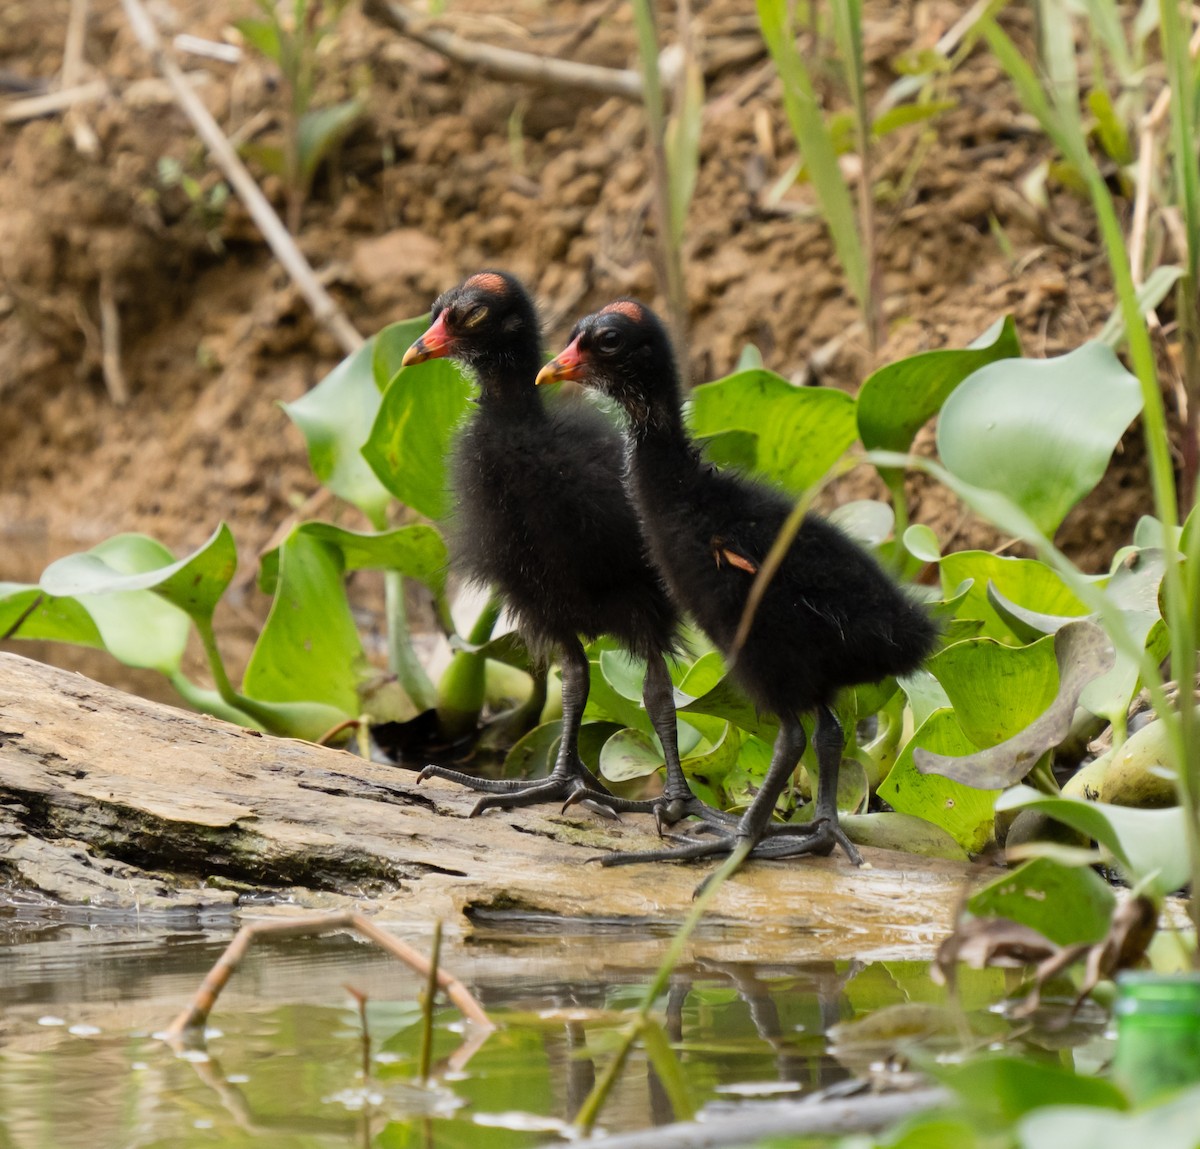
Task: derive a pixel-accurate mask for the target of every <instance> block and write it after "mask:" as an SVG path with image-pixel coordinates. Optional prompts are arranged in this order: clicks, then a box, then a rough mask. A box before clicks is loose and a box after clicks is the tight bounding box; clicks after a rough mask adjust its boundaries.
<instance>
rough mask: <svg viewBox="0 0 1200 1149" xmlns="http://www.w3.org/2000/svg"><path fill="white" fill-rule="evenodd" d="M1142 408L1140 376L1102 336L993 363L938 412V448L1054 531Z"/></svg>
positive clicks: (959, 469) (952, 466)
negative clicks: (1058, 352) (1050, 353)
mask: <svg viewBox="0 0 1200 1149" xmlns="http://www.w3.org/2000/svg"><path fill="white" fill-rule="evenodd" d="M1141 409H1142V396H1141V389H1140V386H1139V384H1138V381H1137V379H1136V378H1135V377H1134V376H1133V375H1131V374H1130V373H1129V372H1128V371H1126V370H1125V368H1124V367H1123V366H1122V365H1121V362H1120V360H1118V359H1117V357H1116V356H1115V355H1114V354H1113V353H1112V351H1111V350H1110V349H1109V348H1107V347H1105V346H1104V345H1103V344H1100V343H1095V342H1091V343H1085V344H1084V345H1083V346H1082V347H1080V348H1078V349H1077V350H1075V351H1072V352H1071V353H1070V354H1068V355H1062V356H1060V357H1058V358H1057V359H1048V360H1030V359H1010V360H1001V361H1000V362H997V363H991V364H989V365H987V366H986V367H983V368H981V369H980V370H978V371H976V372H975V373H974V374H973V375H972V376H971V377H970V378H969V379H966V380H964V381H963V382H962V383H961V384H960V385H959V387H958V388H957V389H956V390H955V391H954V393H953V394H952V395H951V396H950V397H949V398H948V399H947V400H946V402H945V404H944V405H943V407H942V411H941V415H940V417H939V418H938V430H937V443H938V453H939V454H940V455H941V458H942V462H943V463H944V464H945V466H946V467H947V469H948V470H949V471H951V472H952V473H953V474H955V475H957V476H958V477H959V478H960V479H962V480H963V481H965V482H967V483H971V484H973V485H975V486H979V487H982V488H984V489H986V490H991V491H997V492H1001V493H1003V494H1004V495H1006V496H1007V497H1008V498H1009V499H1011V500H1012V501H1013V502H1014V503H1015V504H1016V505H1017V506H1018V507H1020V508H1021V509H1022V510H1024V511H1025V513H1026V514H1028V515H1029V517H1030V518H1031V519H1032V520H1033V521H1034V523H1035V524H1036V525H1037V526H1038V528H1039V529H1040V530H1041V531H1042V532H1043V533H1045V534H1047V535H1052V534H1053V533H1054V531H1055V530H1057V529H1058V525H1059V523H1061V522H1062V520H1063V518H1064V517H1065V516H1066V514H1067V512H1068V511H1069V510H1071V508H1072V507H1074V506H1075V505H1076V503H1078V502H1079V501H1080V500H1081V499H1082V498H1083V497H1084V495H1086V494H1087V493H1088V492H1089V491H1091V490H1092V488H1093V487H1095V485H1096V484H1097V483H1098V482H1099V481H1100V478H1101V476H1103V474H1104V471H1105V469H1106V468H1107V467H1108V462H1109V459H1110V458H1111V457H1112V453H1113V450H1114V449H1115V447H1116V445H1117V443H1118V442H1119V441H1120V439H1121V436H1122V435H1123V434H1124V433H1125V430H1126V428H1127V427H1128V426H1129V424H1130V423H1131V422H1132V421H1133V419H1134V418H1135V417H1136V416H1137V414H1138V413H1139V412H1140V411H1141Z"/></svg>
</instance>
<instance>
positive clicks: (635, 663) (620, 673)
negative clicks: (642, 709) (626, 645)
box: [600, 650, 646, 702]
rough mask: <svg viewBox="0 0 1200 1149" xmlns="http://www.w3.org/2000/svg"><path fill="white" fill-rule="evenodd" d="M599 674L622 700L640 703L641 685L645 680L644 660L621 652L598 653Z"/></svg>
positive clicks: (603, 651) (606, 651)
mask: <svg viewBox="0 0 1200 1149" xmlns="http://www.w3.org/2000/svg"><path fill="white" fill-rule="evenodd" d="M600 673H601V674H603V675H604V679H605V681H606V682H607V683H608V684H609V686H611V687H612V688H613V689H614V690H615V691H616V692H617V693H618V694H619V695H621V697H622V698H627V699H629V701H630V702H641V700H642V684H643V683H644V682H645V679H646V660H645V659H644V658H635V657H634V656H633V655H631V654H628V653H626V652H625V651H623V650H602V651H601V652H600Z"/></svg>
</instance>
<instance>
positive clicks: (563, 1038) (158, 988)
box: [0, 909, 1106, 1149]
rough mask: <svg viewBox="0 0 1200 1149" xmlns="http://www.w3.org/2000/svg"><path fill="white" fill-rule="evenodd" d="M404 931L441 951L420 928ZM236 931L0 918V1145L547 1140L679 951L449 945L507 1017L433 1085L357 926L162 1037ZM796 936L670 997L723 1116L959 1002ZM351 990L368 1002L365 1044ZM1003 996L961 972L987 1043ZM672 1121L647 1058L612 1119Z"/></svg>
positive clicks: (698, 1095)
mask: <svg viewBox="0 0 1200 1149" xmlns="http://www.w3.org/2000/svg"><path fill="white" fill-rule="evenodd" d="M395 932H397V933H400V934H401V936H404V937H405V938H406V940H408V941H410V942H412V943H414V944H416V945H418V946H421V947H422V948H425V947H427V944H428V939H427V937H425V936H424V931H418V930H414V931H411V932H409V933H407V934H405V933H404V931H402V930H396V931H395ZM231 936H232V929H231V928H217V927H214V928H200V927H199V926H196V927H194V928H189V927H187V926H184V927H182V928H180V927H176V928H166V927H164V926H162V925H161V924H150V923H146V922H143V923H141V924H140V925H139V924H137V923H132V924H131V923H129V922H122V923H113V922H107V923H91V924H79V923H72V922H66V921H47V920H45V919H44V917H43V918H41V919H40V920H39V918H38V917H37V916H36V915H30V914H29V913H28V911H23V912H22V913H21V914H18V913H16V912H14V911H8V912H7V913H6V911H4V910H3V909H0V1001H2V1003H3V1012H2V1014H0V1149H9V1147H14V1149H15V1147H20V1149H118V1147H119V1149H131V1147H139V1149H140V1147H155V1146H162V1147H168V1146H169V1147H172V1149H191V1147H193V1146H212V1145H220V1146H230V1147H235V1149H236V1147H239V1146H253V1147H255V1149H266V1147H270V1149H310V1147H311V1149H318V1147H320V1149H333V1147H342V1146H346V1147H357V1146H363V1147H365V1146H376V1147H380V1149H401V1147H407V1146H414V1147H415V1146H421V1147H429V1149H453V1147H458V1146H462V1147H468V1146H469V1147H478V1149H510V1147H520V1146H527V1145H529V1146H532V1145H541V1144H546V1143H551V1142H555V1141H557V1140H559V1137H560V1136H561V1135H562V1134H563V1133H564V1132H565V1131H566V1128H567V1126H568V1125H569V1123H570V1121H571V1119H572V1117H573V1116H574V1114H575V1112H576V1110H577V1108H578V1106H579V1104H580V1102H581V1101H582V1099H583V1098H584V1096H586V1094H587V1092H588V1090H589V1089H590V1088H591V1087H592V1085H593V1083H594V1081H595V1079H596V1075H597V1073H598V1072H599V1071H600V1070H602V1068H603V1067H604V1066H605V1065H606V1064H607V1062H608V1060H609V1051H610V1050H611V1049H612V1047H613V1043H614V1041H615V1037H616V1031H617V1030H618V1028H619V1027H620V1026H621V1024H622V1022H623V1021H624V1019H625V1018H624V1015H623V1011H626V1010H628V1009H631V1008H633V1007H634V1006H635V1005H636V1004H637V1003H638V1001H639V999H640V997H641V994H642V992H643V987H644V986H645V985H646V983H647V981H648V979H649V975H650V973H651V971H652V969H653V967H654V965H655V964H656V962H657V960H658V958H659V957H660V956H661V954H662V951H663V949H664V948H665V945H666V940H665V939H663V938H648V937H645V936H641V937H631V936H630V935H629V934H628V933H627V932H616V933H604V932H596V933H591V934H584V935H564V934H556V933H553V932H538V933H534V934H530V933H524V934H520V935H518V934H514V933H513V932H511V931H506V932H503V933H502V932H501V931H499V930H497V931H494V932H491V933H489V934H485V935H484V936H483V937H482V938H480V937H479V936H478V935H476V937H475V938H474V939H473V940H471V941H469V942H463V941H451V940H448V941H447V942H446V943H445V945H444V947H443V963H444V965H445V967H446V968H447V969H449V970H451V971H452V972H454V973H455V974H456V975H457V976H458V977H459V978H460V979H461V980H462V981H464V982H465V983H466V984H467V985H468V986H469V987H470V989H471V990H472V991H473V992H474V993H475V994H476V995H477V996H478V997H479V999H480V1000H481V1001H482V1002H483V1004H484V1006H485V1008H487V1010H488V1011H489V1013H491V1014H492V1016H493V1017H494V1019H495V1020H496V1021H497V1022H498V1023H499V1025H500V1028H499V1030H498V1031H496V1032H495V1033H493V1034H491V1035H490V1036H488V1037H487V1039H486V1040H484V1041H482V1042H481V1043H472V1041H471V1037H472V1035H471V1034H470V1033H469V1032H468V1030H467V1029H466V1027H464V1025H463V1024H462V1022H461V1019H460V1017H459V1015H458V1013H457V1012H456V1011H455V1010H454V1009H452V1008H450V1007H448V1006H447V1007H445V1008H439V1009H438V1010H437V1012H436V1014H435V1026H436V1029H435V1046H434V1053H435V1058H436V1066H435V1074H434V1078H433V1080H432V1081H431V1083H430V1084H428V1085H422V1084H420V1083H419V1082H417V1081H416V1079H415V1074H416V1065H417V1061H416V1058H417V1052H418V1049H419V1045H420V1030H421V1025H420V1007H419V1004H418V998H419V995H420V993H421V989H422V985H421V979H420V978H419V977H418V976H417V975H415V974H414V973H412V972H411V971H409V970H407V969H406V968H404V967H403V966H401V965H400V964H399V963H397V962H396V961H394V960H393V959H391V958H389V957H387V956H386V955H383V954H382V953H380V952H379V951H378V950H376V949H375V948H373V947H372V946H370V945H368V944H366V943H364V942H362V941H360V940H357V939H355V938H353V937H350V936H347V935H335V936H330V937H325V938H321V939H290V940H286V941H284V940H274V941H270V940H268V941H262V942H257V943H256V944H255V946H254V947H252V949H251V951H250V954H249V956H248V958H247V959H246V961H245V962H244V963H243V965H242V967H241V968H240V969H239V970H238V971H237V973H236V974H235V975H234V977H233V979H232V981H231V982H230V984H229V986H228V988H227V989H226V990H225V992H224V994H223V995H222V996H221V999H220V1001H219V1002H218V1004H217V1007H216V1009H215V1011H214V1012H213V1015H212V1018H211V1030H210V1033H209V1037H208V1042H207V1048H206V1052H205V1053H191V1054H184V1055H180V1054H178V1053H176V1052H174V1051H173V1050H172V1049H170V1048H169V1047H168V1046H167V1045H166V1044H164V1043H163V1042H162V1041H161V1040H159V1039H157V1038H156V1037H155V1036H154V1035H155V1033H156V1032H158V1031H160V1030H162V1029H163V1028H164V1027H165V1026H166V1025H167V1024H168V1022H169V1021H170V1020H171V1019H172V1018H173V1017H174V1015H175V1014H176V1013H177V1012H178V1011H179V1010H180V1009H181V1008H182V1007H183V1006H184V1005H185V1004H186V1003H187V1002H188V1000H189V999H190V998H191V995H192V993H193V992H194V991H195V989H196V988H197V986H198V985H199V983H200V981H201V979H202V978H203V976H204V974H205V973H206V972H207V971H208V970H209V968H210V967H211V966H212V964H213V962H214V961H215V960H216V959H217V957H218V956H219V955H220V953H221V952H222V950H223V949H224V947H225V945H226V944H227V943H228V941H229V940H230V937H231ZM801 945H802V943H800V942H798V950H797V954H796V960H795V962H794V963H790V964H771V965H764V964H758V963H755V962H754V961H751V960H746V961H729V960H728V959H727V957H723V959H722V960H719V961H718V960H710V959H708V958H706V957H705V949H706V946H705V944H704V941H703V939H700V940H699V941H697V942H696V943H695V944H694V945H693V946H692V947H691V949H690V950H689V951H688V954H687V956H686V958H685V960H684V962H683V963H682V964H681V966H680V967H679V969H678V971H677V973H676V975H675V977H674V978H673V980H672V983H671V987H670V991H669V993H668V994H666V995H664V997H663V998H662V1000H661V1001H660V1002H659V1003H658V1005H659V1015H660V1016H661V1017H662V1018H663V1019H664V1021H665V1028H666V1031H667V1033H668V1034H669V1036H670V1038H671V1040H672V1043H673V1044H674V1047H675V1049H676V1052H677V1054H678V1056H679V1058H680V1061H681V1064H682V1067H683V1071H684V1074H685V1076H686V1079H687V1083H688V1087H689V1089H690V1091H691V1094H692V1098H693V1101H694V1102H695V1104H696V1105H697V1106H699V1107H703V1108H705V1109H706V1110H707V1111H708V1112H713V1111H716V1110H719V1109H721V1108H724V1107H728V1106H730V1105H733V1104H744V1103H746V1099H754V1098H778V1097H780V1096H802V1095H804V1094H808V1093H811V1092H813V1091H815V1090H818V1089H821V1088H824V1087H826V1086H830V1085H832V1084H834V1083H836V1082H839V1081H843V1080H845V1079H847V1078H851V1077H854V1076H864V1075H870V1074H872V1073H875V1074H880V1073H884V1074H886V1073H887V1072H888V1065H889V1062H890V1061H892V1060H894V1059H893V1058H892V1054H891V1051H892V1050H894V1049H895V1048H896V1047H897V1045H901V1046H903V1045H904V1043H905V1041H906V1038H905V1036H904V1035H903V1034H899V1035H898V1034H897V1033H896V1032H895V1029H896V1027H895V1025H892V1024H889V1025H888V1026H887V1027H885V1030H886V1032H885V1034H884V1035H883V1037H882V1039H881V1042H880V1043H879V1044H877V1045H873V1044H871V1043H870V1042H867V1043H866V1044H862V1043H858V1044H856V1043H853V1042H851V1043H849V1044H847V1043H846V1042H845V1041H844V1040H843V1041H842V1042H841V1043H840V1044H839V1045H837V1046H833V1045H831V1041H830V1038H829V1036H828V1034H827V1031H828V1030H829V1027H830V1026H832V1025H835V1024H836V1023H839V1022H842V1023H844V1022H847V1021H850V1020H852V1019H858V1018H863V1017H869V1016H877V1015H878V1011H880V1010H881V1009H883V1008H884V1007H886V1006H895V1005H902V1004H908V1005H910V1006H919V1005H923V1004H928V1003H938V1002H943V1001H944V1000H945V994H944V992H943V991H941V990H939V989H938V988H937V987H935V986H934V985H933V984H932V983H931V982H930V980H929V977H928V967H927V966H926V965H925V964H924V963H920V962H889V963H884V962H879V963H872V964H863V963H859V962H856V961H854V960H852V959H848V960H846V961H840V962H819V963H809V962H805V960H804V955H803V952H802V950H801V948H800V946H801ZM747 948H748V950H749V949H750V947H749V946H748V947H747ZM721 952H722V954H723V955H727V953H728V946H727V945H726V946H723V947H722V951H721ZM347 986H350V987H353V989H354V990H356V991H358V992H359V993H362V994H365V995H366V1000H367V1005H366V1018H367V1033H366V1035H365V1039H364V1033H363V1027H362V1024H361V1019H360V1014H359V1011H358V1008H357V1006H356V1005H355V1004H354V999H353V998H352V996H351V994H350V993H349V992H348V990H347V988H346V987H347ZM1003 989H1004V980H1003V975H1001V974H1000V973H998V972H996V971H988V972H986V973H982V974H976V975H968V976H967V977H966V980H965V982H964V1004H965V1005H966V1006H967V1009H968V1014H967V1016H968V1019H969V1023H970V1027H971V1029H972V1030H973V1031H974V1033H975V1038H974V1040H976V1041H979V1042H981V1043H988V1042H990V1041H992V1040H999V1039H1006V1040H1009V1041H1010V1042H1011V1041H1013V1040H1014V1037H1013V1027H1012V1026H1011V1025H1010V1024H1009V1023H1008V1022H1007V1021H1005V1020H1004V1019H1003V1018H1001V1017H1000V1016H998V1015H997V1014H996V1013H995V1012H994V1011H991V1010H989V1009H988V1008H987V1006H988V1003H990V1002H992V1001H994V1000H996V999H997V998H998V997H999V996H1001V995H1002V993H1003ZM912 1012H913V1017H912V1019H911V1024H912V1025H913V1026H914V1029H913V1035H915V1036H916V1037H918V1038H919V1039H920V1041H921V1044H922V1046H923V1048H925V1049H926V1050H927V1051H929V1052H930V1053H931V1054H936V1051H937V1049H938V1048H941V1047H953V1048H961V1046H960V1044H959V1043H960V1041H961V1033H962V1031H961V1029H959V1028H958V1027H957V1026H950V1027H945V1026H943V1027H940V1028H941V1029H942V1033H941V1034H940V1036H939V1035H938V1034H937V1033H932V1034H931V1033H930V1032H928V1030H929V1029H930V1025H929V1021H930V1019H929V1017H928V1016H926V1015H925V1014H924V1013H923V1012H922V1011H921V1010H920V1009H914V1010H913V1011H912ZM904 1024H908V1023H904V1022H902V1023H901V1026H900V1028H901V1029H903V1026H904ZM932 1029H933V1030H935V1031H936V1030H938V1029H939V1026H938V1024H936V1018H935V1023H934V1024H933V1026H932ZM922 1034H923V1036H922ZM910 1036H911V1035H910ZM1020 1040H1022V1041H1024V1042H1033V1043H1035V1044H1037V1043H1041V1044H1042V1045H1043V1047H1046V1046H1048V1045H1054V1044H1059V1045H1062V1046H1064V1047H1071V1052H1070V1054H1068V1056H1071V1057H1073V1058H1074V1059H1075V1061H1076V1064H1080V1065H1082V1064H1084V1063H1086V1062H1087V1061H1088V1060H1089V1059H1091V1060H1098V1059H1099V1058H1101V1057H1103V1056H1104V1055H1105V1052H1106V1042H1105V1039H1104V1038H1103V1020H1102V1018H1100V1017H1098V1016H1096V1015H1092V1016H1091V1018H1090V1020H1089V1019H1088V1018H1087V1017H1085V1018H1084V1019H1082V1020H1081V1021H1079V1022H1078V1023H1076V1024H1075V1025H1074V1026H1072V1027H1071V1028H1070V1029H1068V1030H1067V1031H1065V1032H1064V1033H1057V1034H1055V1035H1053V1036H1052V1037H1040V1038H1039V1037H1038V1036H1037V1035H1036V1031H1035V1032H1034V1033H1033V1034H1029V1033H1026V1034H1025V1035H1024V1036H1023V1037H1021V1038H1020ZM939 1043H941V1044H940V1045H939ZM947 1043H949V1046H947ZM674 1118H675V1114H674V1113H673V1111H672V1107H671V1104H670V1102H669V1100H668V1095H667V1091H666V1090H665V1089H664V1088H663V1086H662V1084H661V1082H660V1081H659V1079H658V1077H657V1075H656V1074H655V1072H654V1071H653V1069H652V1067H651V1066H650V1065H649V1064H648V1063H647V1061H646V1059H645V1057H644V1056H643V1055H642V1054H641V1053H640V1052H639V1053H637V1054H635V1056H634V1057H633V1058H632V1059H631V1061H630V1063H629V1065H628V1067H627V1068H626V1070H625V1071H624V1073H623V1075H622V1077H621V1079H620V1081H619V1083H618V1085H617V1088H616V1090H615V1092H614V1094H613V1096H612V1099H611V1101H610V1102H609V1104H608V1105H607V1106H606V1107H605V1109H604V1111H603V1114H602V1118H601V1125H602V1127H603V1128H604V1129H606V1130H609V1131H618V1130H634V1129H643V1128H646V1127H648V1126H652V1125H655V1124H662V1123H666V1122H669V1121H671V1120H673V1119H674Z"/></svg>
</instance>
